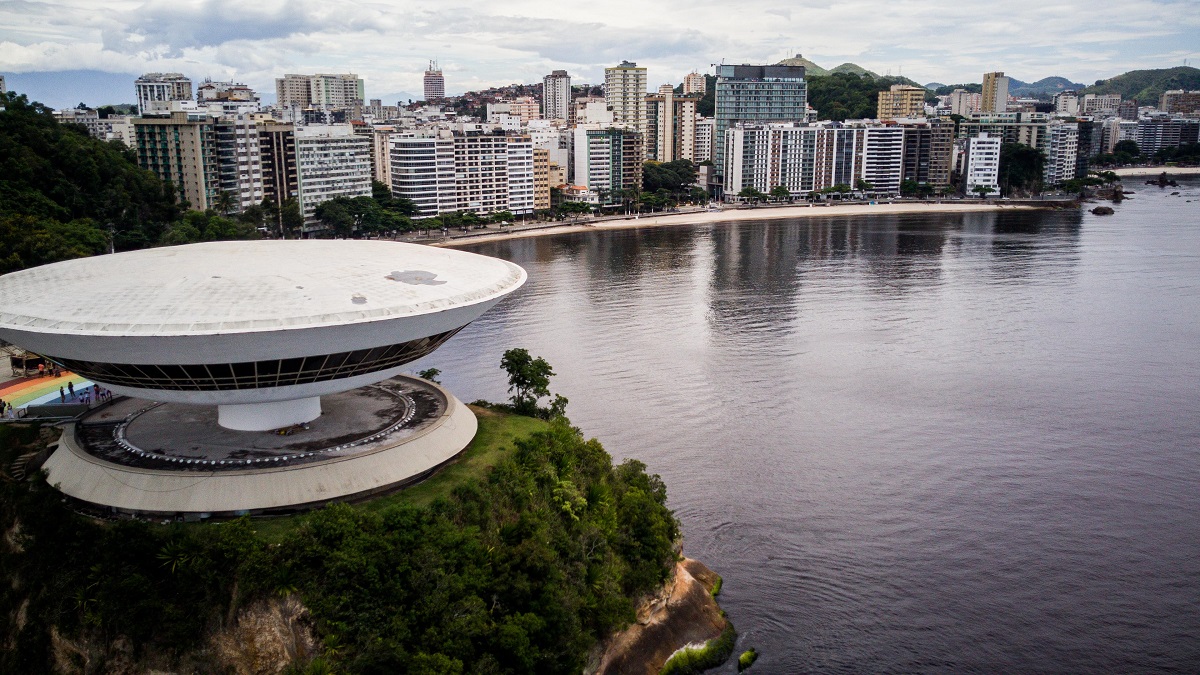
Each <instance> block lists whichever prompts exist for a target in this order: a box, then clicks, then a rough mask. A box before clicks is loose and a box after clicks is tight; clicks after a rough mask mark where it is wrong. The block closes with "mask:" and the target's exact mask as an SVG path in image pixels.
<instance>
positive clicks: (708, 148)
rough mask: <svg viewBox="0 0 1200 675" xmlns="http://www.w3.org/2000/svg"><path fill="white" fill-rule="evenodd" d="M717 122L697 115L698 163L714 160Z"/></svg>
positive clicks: (696, 159)
mask: <svg viewBox="0 0 1200 675" xmlns="http://www.w3.org/2000/svg"><path fill="white" fill-rule="evenodd" d="M716 130H717V120H716V119H715V118H713V117H704V116H702V115H700V114H699V113H696V157H695V161H696V163H700V162H711V161H712V158H713V137H714V136H715V135H716Z"/></svg>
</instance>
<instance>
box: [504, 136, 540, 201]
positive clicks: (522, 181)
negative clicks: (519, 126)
mask: <svg viewBox="0 0 1200 675" xmlns="http://www.w3.org/2000/svg"><path fill="white" fill-rule="evenodd" d="M505 138H506V139H507V140H508V208H507V209H501V210H504V211H509V212H511V213H513V214H516V215H523V214H527V213H533V209H534V203H533V202H534V187H535V186H534V171H533V169H534V167H533V142H532V141H531V140H530V138H529V137H528V136H517V135H511V136H506V137H505Z"/></svg>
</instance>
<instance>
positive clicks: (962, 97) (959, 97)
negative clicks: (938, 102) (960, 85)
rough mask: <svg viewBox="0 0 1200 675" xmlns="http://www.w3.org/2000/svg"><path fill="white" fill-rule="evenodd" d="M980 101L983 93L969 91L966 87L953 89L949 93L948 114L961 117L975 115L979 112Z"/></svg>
mask: <svg viewBox="0 0 1200 675" xmlns="http://www.w3.org/2000/svg"><path fill="white" fill-rule="evenodd" d="M982 101H983V94H978V93H971V92H969V91H967V90H966V89H955V90H954V91H952V92H950V95H949V103H950V114H952V115H962V116H963V117H970V116H971V115H975V114H977V113H978V112H979V107H980V105H982Z"/></svg>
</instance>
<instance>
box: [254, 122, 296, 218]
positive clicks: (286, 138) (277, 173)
mask: <svg viewBox="0 0 1200 675" xmlns="http://www.w3.org/2000/svg"><path fill="white" fill-rule="evenodd" d="M257 128H258V158H259V163H260V164H261V166H262V184H263V199H270V200H271V201H273V202H275V204H276V205H280V204H283V203H284V202H286V201H287V200H289V199H295V198H297V197H298V196H299V194H300V179H299V175H298V172H297V169H296V127H295V126H294V125H292V124H280V123H277V122H261V123H259V124H258V125H257Z"/></svg>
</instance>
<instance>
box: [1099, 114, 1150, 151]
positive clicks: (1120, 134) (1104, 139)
mask: <svg viewBox="0 0 1200 675" xmlns="http://www.w3.org/2000/svg"><path fill="white" fill-rule="evenodd" d="M1137 140H1138V123H1137V122H1131V121H1129V120H1123V119H1121V118H1119V117H1106V118H1104V119H1102V120H1101V121H1100V147H1101V152H1104V153H1111V152H1112V151H1113V150H1115V149H1116V145H1117V143H1120V142H1121V141H1134V142H1135V143H1136V142H1137ZM1138 147H1139V148H1140V147H1141V146H1140V144H1139V146H1138Z"/></svg>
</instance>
